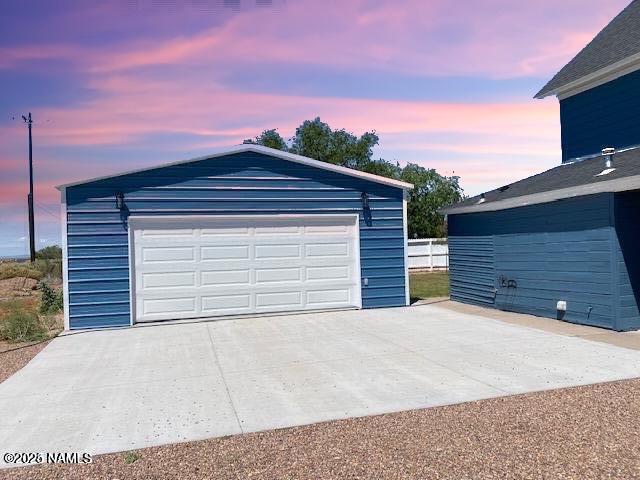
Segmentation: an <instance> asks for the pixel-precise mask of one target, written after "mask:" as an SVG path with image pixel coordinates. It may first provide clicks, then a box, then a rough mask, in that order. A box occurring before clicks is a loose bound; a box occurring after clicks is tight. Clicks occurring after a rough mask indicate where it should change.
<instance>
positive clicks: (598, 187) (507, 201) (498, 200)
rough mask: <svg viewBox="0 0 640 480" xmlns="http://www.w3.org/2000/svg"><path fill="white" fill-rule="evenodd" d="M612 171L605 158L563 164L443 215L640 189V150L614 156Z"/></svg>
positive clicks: (482, 195)
mask: <svg viewBox="0 0 640 480" xmlns="http://www.w3.org/2000/svg"><path fill="white" fill-rule="evenodd" d="M612 162H613V168H614V169H613V170H611V171H610V172H608V173H605V172H606V169H605V160H604V158H603V156H601V155H598V156H595V157H591V158H588V159H585V160H581V161H577V162H573V163H564V164H562V165H560V166H559V167H555V168H552V169H551V170H547V171H546V172H542V173H539V174H538V175H534V176H532V177H529V178H525V179H524V180H520V181H518V182H515V183H511V184H509V185H505V186H503V187H500V188H497V189H495V190H491V191H490V192H485V193H483V194H481V195H476V196H475V197H471V198H468V199H466V200H464V201H462V202H460V203H457V204H455V205H452V206H450V207H447V208H444V209H442V210H441V213H444V214H457V213H475V212H483V211H484V212H486V211H496V210H504V209H507V208H515V207H523V206H526V205H535V204H538V203H548V202H552V201H555V200H562V199H564V198H572V197H579V196H583V195H592V194H596V193H604V192H623V191H627V190H638V189H640V148H638V147H634V148H630V149H627V150H620V151H618V152H617V153H615V154H614V155H613V156H612Z"/></svg>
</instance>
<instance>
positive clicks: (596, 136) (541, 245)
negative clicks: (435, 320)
mask: <svg viewBox="0 0 640 480" xmlns="http://www.w3.org/2000/svg"><path fill="white" fill-rule="evenodd" d="M550 95H555V96H557V97H558V99H559V101H560V120H561V128H562V134H561V139H562V160H561V162H559V163H560V164H559V165H558V166H557V167H555V168H552V169H551V170H548V171H546V172H542V173H540V174H538V175H534V176H532V177H530V178H526V179H523V180H520V181H518V182H515V183H512V184H510V185H504V186H502V187H500V188H497V189H495V190H492V191H490V192H485V193H482V194H480V195H477V196H475V197H472V198H468V199H466V200H464V201H462V202H460V203H458V204H456V205H453V206H451V207H448V208H445V209H443V210H442V213H444V214H446V215H447V222H448V231H449V253H450V282H451V298H452V299H453V300H455V301H459V302H464V303H471V304H477V305H483V306H487V307H492V308H498V309H501V310H507V311H514V312H521V313H528V314H533V315H539V316H544V317H550V318H556V319H558V320H563V321H568V322H575V323H580V324H585V325H593V326H598V327H603V328H608V329H613V330H618V331H626V330H637V329H640V310H639V306H640V248H638V243H639V242H640V148H639V147H640V122H639V121H638V118H640V1H638V0H635V1H633V2H632V3H631V4H630V5H629V6H628V7H627V8H626V9H625V10H623V11H622V12H621V13H620V14H619V15H618V16H617V17H616V18H614V19H613V20H612V21H611V22H610V23H609V24H608V25H607V26H606V27H605V28H604V29H603V30H602V31H601V32H600V33H599V34H598V35H597V36H596V37H595V38H594V39H593V41H592V42H591V43H589V44H588V45H587V46H586V47H585V48H584V49H583V50H582V51H581V52H579V53H578V54H577V55H576V57H575V58H573V60H571V61H570V62H569V63H568V64H567V65H566V66H565V67H563V68H562V69H561V70H560V71H559V72H558V73H557V74H556V75H555V76H554V77H553V79H551V81H549V82H548V83H547V84H546V85H545V86H544V87H543V88H542V90H540V92H538V94H536V98H544V97H547V96H550Z"/></svg>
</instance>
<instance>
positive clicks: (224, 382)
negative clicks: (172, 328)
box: [206, 325, 245, 433]
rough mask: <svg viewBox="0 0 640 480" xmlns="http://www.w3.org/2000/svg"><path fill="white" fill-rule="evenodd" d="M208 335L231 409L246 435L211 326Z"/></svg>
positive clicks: (241, 430) (239, 426)
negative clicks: (223, 369)
mask: <svg viewBox="0 0 640 480" xmlns="http://www.w3.org/2000/svg"><path fill="white" fill-rule="evenodd" d="M206 328H207V334H208V335H209V341H210V342H211V350H212V351H213V356H214V358H215V361H216V366H217V367H218V371H219V372H220V378H222V383H223V384H224V389H225V391H226V392H227V398H229V404H230V405H231V409H232V410H233V415H234V416H235V418H236V423H237V424H238V428H239V429H240V432H241V433H245V432H244V429H243V428H242V422H241V421H240V417H238V410H237V409H236V405H235V403H234V402H233V398H232V397H231V392H230V391H229V385H227V379H226V378H225V376H224V372H223V371H222V365H220V359H219V358H218V352H217V351H216V345H215V343H214V341H213V336H212V334H211V329H210V328H209V325H207V327H206Z"/></svg>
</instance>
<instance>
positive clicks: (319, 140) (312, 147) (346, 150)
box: [290, 117, 378, 168]
mask: <svg viewBox="0 0 640 480" xmlns="http://www.w3.org/2000/svg"><path fill="white" fill-rule="evenodd" d="M377 144H378V135H376V133H375V132H365V133H364V134H363V135H362V136H360V137H356V136H355V135H354V134H352V133H350V132H347V131H346V130H344V129H341V130H332V129H331V127H330V126H329V125H328V124H327V123H325V122H323V121H322V120H320V117H316V118H315V119H314V120H305V121H304V122H302V125H300V126H299V127H298V128H296V133H295V135H294V136H293V138H292V139H291V148H290V151H291V152H293V153H297V154H298V155H304V156H305V157H310V158H315V159H316V160H321V161H323V162H327V163H333V164H334V165H341V166H343V167H350V168H359V167H360V166H362V165H364V164H365V163H367V162H369V161H370V160H371V155H373V147H375V146H376V145H377Z"/></svg>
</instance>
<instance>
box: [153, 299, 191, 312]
mask: <svg viewBox="0 0 640 480" xmlns="http://www.w3.org/2000/svg"><path fill="white" fill-rule="evenodd" d="M142 305H143V312H144V314H145V315H153V314H157V313H195V312H196V298H195V297H184V298H162V299H156V300H153V299H152V300H149V299H144V300H143V302H142Z"/></svg>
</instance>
